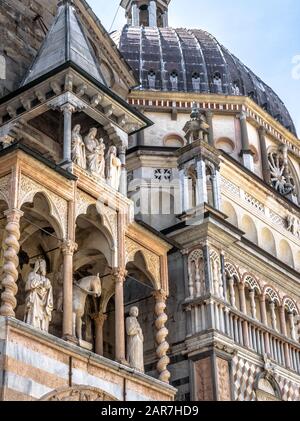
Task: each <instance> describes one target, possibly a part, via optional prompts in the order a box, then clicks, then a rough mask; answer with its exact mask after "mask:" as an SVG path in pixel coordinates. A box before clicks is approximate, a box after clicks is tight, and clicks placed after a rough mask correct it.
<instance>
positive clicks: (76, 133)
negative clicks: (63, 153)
mask: <svg viewBox="0 0 300 421" xmlns="http://www.w3.org/2000/svg"><path fill="white" fill-rule="evenodd" d="M80 129H81V126H80V124H77V125H76V126H75V127H74V129H73V131H72V161H73V162H74V164H77V165H79V166H80V167H81V168H83V169H84V170H85V169H86V156H85V145H84V142H83V140H82V136H81V134H80Z"/></svg>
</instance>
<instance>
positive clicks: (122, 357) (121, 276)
mask: <svg viewBox="0 0 300 421" xmlns="http://www.w3.org/2000/svg"><path fill="white" fill-rule="evenodd" d="M126 276H127V271H126V270H125V269H120V268H116V269H115V270H114V271H113V277H114V281H115V334H116V339H115V344H116V351H115V359H116V361H117V362H119V363H121V364H126V354H125V316H124V282H125V280H126Z"/></svg>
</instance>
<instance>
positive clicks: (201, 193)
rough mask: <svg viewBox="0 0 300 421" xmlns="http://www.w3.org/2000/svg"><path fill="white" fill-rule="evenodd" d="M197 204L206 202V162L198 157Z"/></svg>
mask: <svg viewBox="0 0 300 421" xmlns="http://www.w3.org/2000/svg"><path fill="white" fill-rule="evenodd" d="M197 190H198V195H197V199H198V200H197V205H202V204H204V203H207V202H208V195H207V182H206V164H205V161H203V160H202V159H200V160H199V161H197Z"/></svg>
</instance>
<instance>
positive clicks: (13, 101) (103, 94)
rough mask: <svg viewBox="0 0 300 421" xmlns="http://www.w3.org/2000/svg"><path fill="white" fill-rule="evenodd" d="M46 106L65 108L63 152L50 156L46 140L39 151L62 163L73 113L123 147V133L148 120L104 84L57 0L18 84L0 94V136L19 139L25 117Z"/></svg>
mask: <svg viewBox="0 0 300 421" xmlns="http://www.w3.org/2000/svg"><path fill="white" fill-rule="evenodd" d="M61 46H62V48H61ZM66 106H67V107H66ZM51 109H56V110H59V111H62V112H63V113H64V117H65V131H64V156H63V157H56V158H57V159H55V155H57V153H56V154H55V151H54V150H53V148H54V149H55V146H56V145H54V144H53V141H52V142H51V140H49V139H47V140H48V142H42V143H43V144H44V145H41V144H40V145H39V147H38V150H39V152H41V153H46V152H47V153H48V154H50V156H51V157H52V158H54V160H59V159H60V158H63V160H62V161H63V162H64V161H69V158H70V157H69V154H70V151H69V150H68V149H69V142H70V127H71V114H72V113H75V112H83V113H84V114H85V115H88V116H89V117H90V118H91V119H92V120H93V121H94V122H97V123H98V124H99V125H101V126H103V127H104V128H105V131H106V132H108V136H109V138H110V140H111V141H112V143H114V144H115V145H123V146H125V147H127V139H128V135H130V134H133V133H135V132H137V131H139V130H142V129H144V128H146V127H148V126H149V125H151V124H152V122H151V121H150V120H149V119H147V118H146V117H144V116H143V115H142V114H141V113H139V112H138V111H137V110H136V109H134V108H133V107H131V106H130V105H128V104H127V102H126V101H125V100H124V99H122V98H121V97H119V96H118V95H117V94H115V93H114V92H113V91H112V90H110V89H109V88H108V87H107V85H106V82H105V80H104V78H103V76H102V74H101V71H100V68H99V65H98V63H97V59H96V58H95V55H94V53H93V49H92V47H91V45H90V43H89V41H88V39H87V37H86V35H85V32H84V30H83V27H82V25H81V23H80V21H79V18H78V16H77V14H76V12H75V8H74V7H73V2H72V1H64V2H60V7H59V9H58V13H57V16H56V18H55V19H54V23H53V25H52V27H51V29H50V30H49V33H48V35H47V37H46V39H45V40H44V42H43V44H42V46H41V48H40V50H39V53H38V54H37V57H36V59H35V60H34V62H33V64H32V66H31V68H30V69H29V71H28V73H27V75H26V76H25V78H24V80H23V82H22V85H21V87H20V88H19V89H18V90H16V91H15V92H13V93H11V94H9V95H7V96H6V97H4V98H2V99H1V101H0V139H1V141H2V142H3V141H6V142H7V141H9V138H7V136H9V137H11V138H12V139H13V140H18V139H20V138H21V137H22V136H23V134H24V132H26V129H25V128H24V126H26V125H27V123H28V122H29V121H31V120H33V119H35V118H37V117H39V116H41V115H43V114H45V113H47V112H48V111H49V110H51ZM35 143H36V142H35ZM45 144H47V148H45ZM36 146H37V145H36ZM46 149H48V150H47V151H46Z"/></svg>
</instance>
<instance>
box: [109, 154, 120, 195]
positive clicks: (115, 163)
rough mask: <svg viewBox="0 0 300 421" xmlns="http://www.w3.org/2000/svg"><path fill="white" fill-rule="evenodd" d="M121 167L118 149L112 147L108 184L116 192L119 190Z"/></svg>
mask: <svg viewBox="0 0 300 421" xmlns="http://www.w3.org/2000/svg"><path fill="white" fill-rule="evenodd" d="M121 166H122V165H121V161H120V159H119V158H118V157H117V148H116V147H115V146H111V147H110V148H109V151H108V156H107V182H108V184H109V185H110V186H111V187H112V188H113V189H115V190H119V186H120V177H121Z"/></svg>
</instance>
